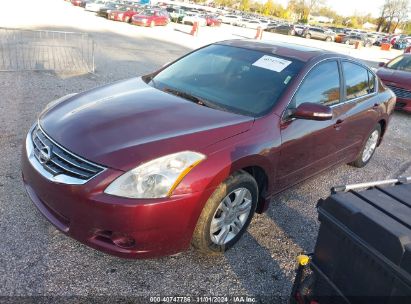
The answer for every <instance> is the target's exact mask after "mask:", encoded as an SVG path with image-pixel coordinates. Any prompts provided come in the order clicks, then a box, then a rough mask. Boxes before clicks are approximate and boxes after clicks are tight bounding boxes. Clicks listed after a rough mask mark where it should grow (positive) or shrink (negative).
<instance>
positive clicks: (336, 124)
mask: <svg viewBox="0 0 411 304" xmlns="http://www.w3.org/2000/svg"><path fill="white" fill-rule="evenodd" d="M343 122H344V119H337V121H336V122H335V125H334V129H336V130H339V129H341V124H342V123H343Z"/></svg>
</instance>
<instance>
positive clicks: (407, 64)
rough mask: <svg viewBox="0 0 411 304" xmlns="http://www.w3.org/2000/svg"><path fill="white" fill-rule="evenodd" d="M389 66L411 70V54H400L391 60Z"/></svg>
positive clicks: (395, 68)
mask: <svg viewBox="0 0 411 304" xmlns="http://www.w3.org/2000/svg"><path fill="white" fill-rule="evenodd" d="M387 68H389V69H393V70H402V71H407V72H411V56H399V57H397V58H395V59H393V60H392V61H390V62H389V63H388V64H387Z"/></svg>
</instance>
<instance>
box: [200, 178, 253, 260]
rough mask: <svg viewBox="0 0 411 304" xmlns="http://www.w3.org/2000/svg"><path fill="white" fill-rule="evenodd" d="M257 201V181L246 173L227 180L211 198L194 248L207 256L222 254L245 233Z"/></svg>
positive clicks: (202, 214) (202, 217) (201, 217)
mask: <svg viewBox="0 0 411 304" xmlns="http://www.w3.org/2000/svg"><path fill="white" fill-rule="evenodd" d="M257 198H258V186H257V183H256V181H255V179H254V178H253V177H252V176H251V175H250V174H248V173H247V172H245V171H239V172H236V173H234V174H233V175H231V176H230V177H228V178H227V179H226V180H225V181H224V182H222V183H221V184H220V186H219V187H218V188H217V189H216V190H215V191H214V193H213V194H212V195H211V196H210V198H209V199H208V201H207V203H206V204H205V206H204V208H203V211H202V212H201V215H200V217H199V219H198V222H197V226H196V228H195V230H194V234H193V239H192V245H193V246H194V247H195V248H197V249H199V250H200V251H202V252H205V253H222V252H225V251H226V250H228V249H229V248H231V247H232V246H233V245H234V244H235V243H236V242H237V241H238V240H239V239H240V237H241V236H242V235H243V233H244V232H245V231H246V229H247V227H248V225H249V224H250V221H251V219H252V217H253V215H254V212H255V209H256V206H257Z"/></svg>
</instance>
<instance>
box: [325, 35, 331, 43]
mask: <svg viewBox="0 0 411 304" xmlns="http://www.w3.org/2000/svg"><path fill="white" fill-rule="evenodd" d="M332 40H333V39H332V38H331V37H329V36H328V37H327V38H325V41H327V42H331V41H332Z"/></svg>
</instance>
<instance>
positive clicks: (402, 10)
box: [377, 0, 410, 33]
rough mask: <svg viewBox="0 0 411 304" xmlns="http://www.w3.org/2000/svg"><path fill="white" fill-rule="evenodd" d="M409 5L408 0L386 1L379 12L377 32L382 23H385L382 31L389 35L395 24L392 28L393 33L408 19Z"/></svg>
mask: <svg viewBox="0 0 411 304" xmlns="http://www.w3.org/2000/svg"><path fill="white" fill-rule="evenodd" d="M409 5H410V0H386V1H385V3H384V6H383V7H382V10H381V17H380V20H379V24H378V28H377V30H378V31H379V30H380V28H381V26H382V25H383V23H384V22H386V24H385V27H384V28H383V31H384V32H387V33H389V32H390V31H391V30H392V26H393V24H395V26H394V28H393V31H395V30H396V28H397V27H398V25H399V24H400V23H401V22H402V21H404V20H405V19H406V18H407V17H408V14H409V11H410V9H409Z"/></svg>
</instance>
